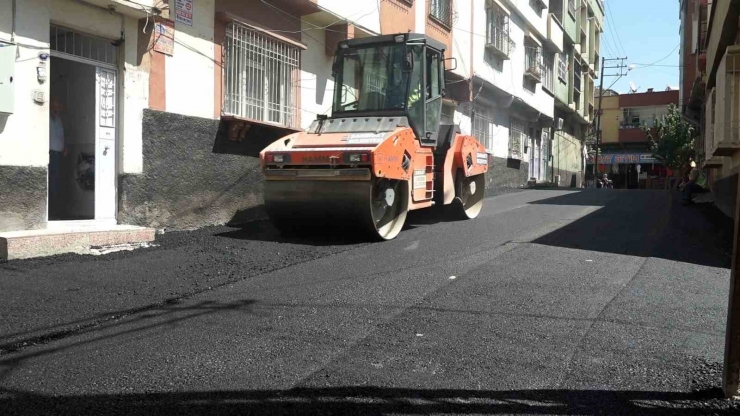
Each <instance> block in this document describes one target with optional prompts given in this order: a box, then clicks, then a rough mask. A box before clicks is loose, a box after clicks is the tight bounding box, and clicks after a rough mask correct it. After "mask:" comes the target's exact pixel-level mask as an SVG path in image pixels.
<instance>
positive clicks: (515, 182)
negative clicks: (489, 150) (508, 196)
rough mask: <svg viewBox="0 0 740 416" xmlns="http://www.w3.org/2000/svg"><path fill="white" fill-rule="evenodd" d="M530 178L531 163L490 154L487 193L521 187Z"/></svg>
mask: <svg viewBox="0 0 740 416" xmlns="http://www.w3.org/2000/svg"><path fill="white" fill-rule="evenodd" d="M527 179H529V163H527V162H524V161H520V160H514V159H505V158H501V157H495V156H490V155H489V156H488V172H487V173H486V193H487V194H489V195H490V194H495V193H500V192H505V191H507V190H513V189H520V188H521V187H523V186H525V185H526V184H527Z"/></svg>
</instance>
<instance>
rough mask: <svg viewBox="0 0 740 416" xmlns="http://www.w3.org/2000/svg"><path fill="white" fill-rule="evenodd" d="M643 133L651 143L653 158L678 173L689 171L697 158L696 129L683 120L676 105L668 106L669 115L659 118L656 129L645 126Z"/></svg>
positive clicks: (656, 121)
mask: <svg viewBox="0 0 740 416" xmlns="http://www.w3.org/2000/svg"><path fill="white" fill-rule="evenodd" d="M641 129H642V131H644V132H645V134H646V135H647V137H648V140H649V141H650V150H651V151H652V152H653V157H654V158H655V159H657V160H659V161H661V162H662V163H663V165H665V166H666V167H668V168H670V169H674V170H678V171H683V170H685V169H687V167H688V166H689V164H690V163H691V161H692V160H693V159H694V157H695V150H694V141H695V137H696V131H695V129H694V128H693V127H692V126H691V125H690V124H689V123H687V122H685V121H684V120H683V119H682V118H681V112H680V111H679V110H678V107H677V106H676V105H675V104H671V105H669V106H668V114H667V115H666V116H665V117H662V118H657V119H656V120H655V126H654V127H652V128H651V127H648V126H645V125H643V126H642V127H641Z"/></svg>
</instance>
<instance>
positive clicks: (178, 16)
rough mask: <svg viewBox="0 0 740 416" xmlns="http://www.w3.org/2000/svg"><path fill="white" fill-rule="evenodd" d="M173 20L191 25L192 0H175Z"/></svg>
mask: <svg viewBox="0 0 740 416" xmlns="http://www.w3.org/2000/svg"><path fill="white" fill-rule="evenodd" d="M175 20H176V21H177V22H178V23H182V24H185V25H188V26H192V25H193V0H175Z"/></svg>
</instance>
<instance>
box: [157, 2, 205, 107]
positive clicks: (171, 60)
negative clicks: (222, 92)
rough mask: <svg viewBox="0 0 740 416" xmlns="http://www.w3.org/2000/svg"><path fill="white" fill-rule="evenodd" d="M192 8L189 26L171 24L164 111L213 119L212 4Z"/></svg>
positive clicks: (196, 4) (199, 4)
mask: <svg viewBox="0 0 740 416" xmlns="http://www.w3.org/2000/svg"><path fill="white" fill-rule="evenodd" d="M172 3H174V2H172ZM193 5H194V8H195V10H194V12H193V26H188V25H184V24H181V23H177V22H176V23H175V49H174V54H173V56H168V57H166V59H165V73H166V78H165V88H166V94H167V96H166V101H167V111H168V112H172V113H177V114H183V115H188V116H195V117H206V118H213V113H214V102H213V100H214V83H215V79H214V78H215V75H214V62H213V59H214V47H213V32H214V29H213V25H214V13H215V0H197V1H194V2H193Z"/></svg>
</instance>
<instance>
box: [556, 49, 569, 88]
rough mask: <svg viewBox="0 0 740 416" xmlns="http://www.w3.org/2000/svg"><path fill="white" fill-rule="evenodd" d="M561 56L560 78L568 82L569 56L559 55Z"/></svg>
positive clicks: (559, 63) (559, 65) (559, 60)
mask: <svg viewBox="0 0 740 416" xmlns="http://www.w3.org/2000/svg"><path fill="white" fill-rule="evenodd" d="M558 55H559V56H560V59H558V78H560V79H562V80H563V81H567V80H568V55H567V54H565V53H560V54H558Z"/></svg>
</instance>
